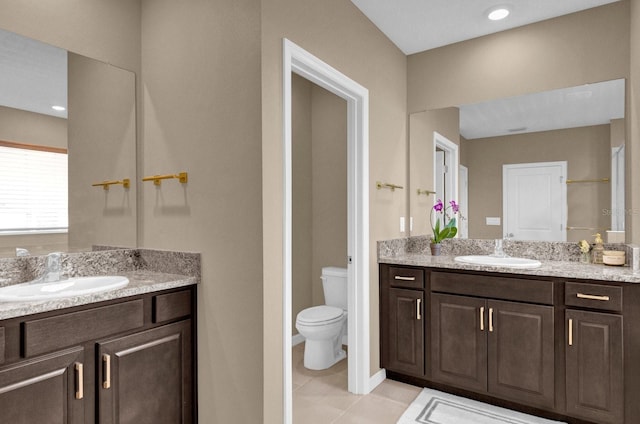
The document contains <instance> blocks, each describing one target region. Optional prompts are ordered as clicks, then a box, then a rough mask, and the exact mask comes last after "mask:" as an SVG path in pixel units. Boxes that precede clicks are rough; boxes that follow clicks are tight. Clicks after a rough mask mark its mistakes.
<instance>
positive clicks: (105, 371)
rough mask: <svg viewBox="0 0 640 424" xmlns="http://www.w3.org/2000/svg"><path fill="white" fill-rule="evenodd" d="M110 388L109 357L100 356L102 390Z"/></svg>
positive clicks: (105, 355) (106, 355)
mask: <svg viewBox="0 0 640 424" xmlns="http://www.w3.org/2000/svg"><path fill="white" fill-rule="evenodd" d="M110 387H111V355H108V354H106V353H105V354H103V355H102V388H103V389H108V388H110Z"/></svg>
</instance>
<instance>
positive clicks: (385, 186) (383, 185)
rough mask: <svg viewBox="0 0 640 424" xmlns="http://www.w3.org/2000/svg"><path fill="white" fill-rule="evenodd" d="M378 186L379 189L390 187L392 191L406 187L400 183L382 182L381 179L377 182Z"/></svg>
mask: <svg viewBox="0 0 640 424" xmlns="http://www.w3.org/2000/svg"><path fill="white" fill-rule="evenodd" d="M376 188H377V189H378V190H380V189H381V188H388V189H390V190H391V191H395V189H397V188H404V187H402V186H399V185H395V184H388V183H381V182H380V181H377V182H376Z"/></svg>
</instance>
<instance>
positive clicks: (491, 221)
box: [485, 216, 500, 225]
mask: <svg viewBox="0 0 640 424" xmlns="http://www.w3.org/2000/svg"><path fill="white" fill-rule="evenodd" d="M485 219H486V220H487V225H500V217H499V216H487V217H486V218H485Z"/></svg>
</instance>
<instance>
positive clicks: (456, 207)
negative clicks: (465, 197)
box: [449, 200, 460, 213]
mask: <svg viewBox="0 0 640 424" xmlns="http://www.w3.org/2000/svg"><path fill="white" fill-rule="evenodd" d="M449 204H450V205H451V210H452V211H453V213H458V211H459V210H460V205H458V204H457V203H456V201H455V200H451V201H449Z"/></svg>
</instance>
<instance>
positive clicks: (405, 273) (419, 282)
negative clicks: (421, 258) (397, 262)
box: [389, 266, 424, 289]
mask: <svg viewBox="0 0 640 424" xmlns="http://www.w3.org/2000/svg"><path fill="white" fill-rule="evenodd" d="M389 284H390V285H391V287H401V288H407V289H424V270H422V269H420V268H402V267H394V266H391V267H389Z"/></svg>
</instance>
